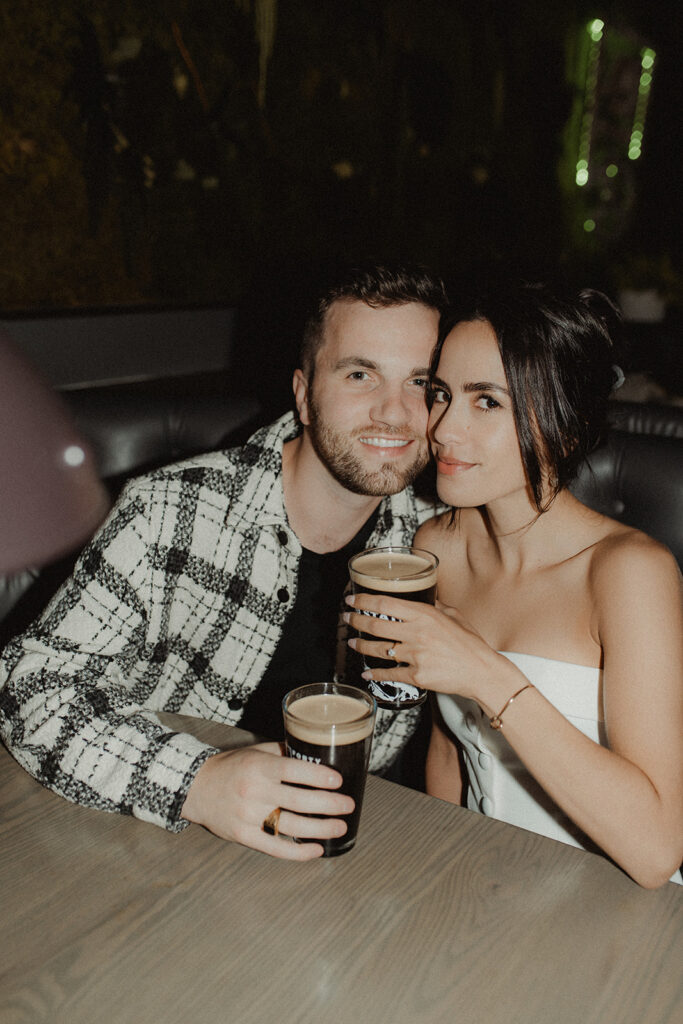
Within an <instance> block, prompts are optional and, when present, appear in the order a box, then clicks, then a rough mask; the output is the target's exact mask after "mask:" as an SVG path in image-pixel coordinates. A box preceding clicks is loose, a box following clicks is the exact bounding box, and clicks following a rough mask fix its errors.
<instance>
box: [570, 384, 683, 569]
mask: <svg viewBox="0 0 683 1024" xmlns="http://www.w3.org/2000/svg"><path fill="white" fill-rule="evenodd" d="M572 491H573V492H574V494H576V496H577V497H578V498H580V499H581V500H582V501H584V502H585V503H586V504H587V505H589V506H590V507H591V508H595V509H597V510H598V511H599V512H604V514H605V515H608V516H611V517H612V518H613V519H618V520H619V521H620V522H622V523H626V524H628V525H629V526H635V527H636V528H637V529H639V530H643V531H644V532H645V533H648V534H649V535H650V536H651V537H655V538H656V539H657V540H660V541H661V542H662V543H663V544H666V545H667V547H668V548H670V549H671V551H672V552H673V554H674V555H675V556H676V559H677V560H678V564H679V565H680V566H681V567H682V568H683V406H676V405H652V404H646V403H640V402H613V403H612V408H611V413H610V431H609V434H608V437H607V441H606V444H604V445H603V446H602V447H600V448H598V449H597V450H596V451H595V452H593V454H592V455H591V457H590V459H589V460H588V463H587V464H586V465H585V466H584V467H583V469H582V471H581V473H580V474H579V477H578V479H577V480H576V482H575V483H574V484H573V486H572Z"/></svg>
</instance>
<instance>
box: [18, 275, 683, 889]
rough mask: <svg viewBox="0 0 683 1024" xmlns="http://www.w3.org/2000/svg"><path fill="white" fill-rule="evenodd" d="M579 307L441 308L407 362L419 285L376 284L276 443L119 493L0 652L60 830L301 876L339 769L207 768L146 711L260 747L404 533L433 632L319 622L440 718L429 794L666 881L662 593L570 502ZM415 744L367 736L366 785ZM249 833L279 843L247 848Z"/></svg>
mask: <svg viewBox="0 0 683 1024" xmlns="http://www.w3.org/2000/svg"><path fill="white" fill-rule="evenodd" d="M597 301H598V300H597V299H596V298H595V297H591V296H583V297H580V298H578V299H576V300H574V301H573V302H570V303H561V302H560V301H559V300H556V299H554V298H553V297H552V296H547V295H546V294H545V293H544V292H542V291H539V290H535V289H518V290H517V291H516V293H515V294H514V295H512V296H511V297H509V298H507V299H505V300H504V301H503V300H500V301H495V300H494V301H493V302H491V303H490V304H489V305H483V306H481V307H479V308H476V309H475V308H473V309H470V310H463V311H462V312H461V313H460V314H459V315H458V317H457V318H456V320H455V321H454V323H453V325H452V328H451V327H449V326H448V325H447V326H446V328H445V329H444V330H442V331H441V335H440V339H441V340H440V342H439V345H438V347H437V349H436V353H435V354H434V355H433V351H434V346H435V343H436V341H437V334H438V326H439V318H440V314H441V312H442V308H443V306H444V294H443V288H442V287H441V285H440V283H439V282H438V281H435V280H434V279H432V278H430V277H429V276H428V275H427V274H424V273H421V272H420V273H414V272H409V271H407V270H405V269H398V270H396V269H394V270H390V269H387V268H381V267H376V268H373V269H372V270H366V271H363V272H358V273H355V274H353V275H351V276H350V277H348V278H347V279H346V280H344V281H338V282H337V283H336V286H335V287H334V288H332V289H330V290H329V291H328V292H327V294H326V295H325V296H324V297H323V298H321V300H320V302H319V304H318V306H317V308H316V310H315V311H314V312H313V314H312V316H311V317H310V319H309V321H308V323H307V325H306V329H305V332H304V339H303V346H302V352H301V359H300V369H299V370H297V371H296V373H295V375H294V395H295V401H296V408H297V413H298V418H297V419H295V418H294V417H292V416H286V417H283V418H282V419H281V420H280V421H278V422H277V423H276V424H274V425H273V426H272V427H270V428H267V429H264V430H262V431H260V432H259V433H258V434H256V435H255V436H254V437H253V438H252V439H251V441H249V442H248V443H247V444H246V445H245V446H244V447H243V448H241V449H236V450H234V451H232V452H227V453H226V452H223V453H212V454H209V455H206V456H203V457H200V458H197V459H193V460H190V461H189V462H186V463H183V464H181V465H180V466H174V467H169V468H168V469H165V470H161V471H158V472H156V473H154V474H152V475H151V476H149V477H146V478H142V479H141V480H138V481H136V482H134V483H133V484H131V485H130V486H129V487H128V489H127V491H126V492H125V493H124V495H123V497H122V499H121V501H120V502H119V504H118V505H117V506H116V508H115V509H114V511H113V512H112V514H111V516H110V518H109V520H108V521H107V523H105V525H104V526H103V527H102V529H101V530H100V531H99V533H98V535H97V536H96V538H95V539H94V541H93V542H92V543H91V544H90V545H89V547H88V548H87V549H86V551H85V552H84V554H83V556H82V558H81V560H80V561H79V563H78V565H77V567H76V570H75V572H74V575H73V577H72V579H71V581H69V582H68V583H67V584H66V585H65V587H64V588H63V589H62V591H61V592H60V593H59V594H58V595H57V597H56V598H55V599H54V600H53V602H52V603H51V605H50V606H49V608H48V609H47V610H46V612H45V613H44V615H43V617H42V619H41V620H40V621H39V622H38V623H36V624H35V625H34V626H33V627H32V628H31V629H30V630H29V631H28V632H27V634H26V635H25V636H24V637H23V638H20V639H19V640H17V641H15V642H13V643H12V644H10V645H8V648H7V649H6V651H5V653H4V658H3V665H2V668H1V669H0V682H1V683H2V684H3V689H2V690H1V691H0V729H1V730H2V736H3V738H4V740H5V742H6V743H7V745H8V747H9V748H10V750H11V751H12V752H13V753H14V755H15V757H16V758H17V759H18V760H19V761H20V762H21V763H22V764H23V765H24V767H26V768H27V770H29V771H30V772H31V773H32V774H33V775H35V776H36V778H38V779H39V780H40V781H41V782H43V783H44V784H45V785H48V786H50V788H52V789H54V790H55V791H56V792H58V793H61V794H63V795H64V796H66V797H68V798H69V799H72V800H76V801H78V802H79V803H86V804H89V805H91V806H95V807H100V808H103V809H109V810H116V811H119V812H127V813H133V814H135V815H137V816H138V817H141V818H144V819H146V820H149V821H154V822H156V823H157V824H161V825H163V826H165V827H166V828H168V829H170V830H172V831H178V830H180V829H181V828H183V827H185V826H186V824H187V823H188V822H189V821H195V822H199V823H201V824H203V825H205V826H206V827H207V828H209V829H210V830H211V831H213V832H215V833H216V834H217V835H219V836H223V837H224V838H228V839H234V840H237V841H239V842H242V843H244V844H245V845H247V846H251V847H253V848H255V849H259V850H262V851H264V852H267V853H271V854H273V855H276V856H282V857H290V858H295V859H308V858H310V857H315V856H319V855H320V853H321V852H322V848H321V847H320V846H319V845H318V844H316V843H313V844H294V843H291V842H289V840H287V839H286V838H285V837H286V836H289V835H296V836H300V837H305V838H313V839H315V838H318V839H323V838H332V837H336V836H340V835H342V834H343V833H344V831H345V828H346V826H345V823H344V821H343V817H339V816H343V815H344V814H346V813H348V812H349V811H350V810H351V807H350V798H348V797H344V796H342V795H341V794H339V793H336V792H335V788H336V787H337V786H338V785H339V783H340V778H339V776H338V775H337V774H336V773H335V772H333V771H331V770H330V769H327V768H325V767H323V766H319V765H311V764H306V763H304V762H300V761H296V760H294V759H291V760H290V759H286V758H283V757H282V756H281V755H280V748H279V746H278V745H277V744H275V743H270V744H259V745H257V746H255V747H251V748H246V749H245V748H242V749H241V750H238V751H233V752H226V753H219V752H217V751H216V750H215V749H214V748H211V747H207V746H206V745H205V744H202V743H200V742H199V741H197V740H195V739H193V738H192V737H190V736H188V735H186V734H172V733H169V732H168V731H167V730H164V729H163V728H162V727H161V726H160V725H159V724H158V723H157V722H156V720H155V718H154V715H153V714H150V712H153V711H154V710H162V709H163V710H167V711H177V712H181V713H185V714H193V715H197V716H200V717H204V718H211V719H216V720H221V721H226V722H230V723H232V724H240V725H243V726H245V727H247V728H251V729H253V730H254V731H256V732H259V733H261V734H262V735H275V732H274V729H275V728H277V729H278V732H279V722H276V719H278V718H279V704H280V697H281V695H282V694H283V693H284V691H285V690H287V689H289V688H290V687H291V686H292V685H293V684H294V683H295V682H296V683H301V682H305V681H307V680H309V679H310V680H315V679H321V678H328V677H329V676H330V674H331V673H332V672H333V671H334V669H335V652H334V650H333V649H332V648H331V647H330V644H329V639H328V638H329V637H330V636H333V635H334V633H335V628H336V623H337V616H338V610H339V609H338V603H339V597H338V595H340V594H341V593H342V591H343V589H344V585H345V583H346V562H347V559H348V557H349V555H350V554H352V553H353V552H354V551H357V550H361V549H362V548H364V547H368V546H371V545H374V544H378V543H386V544H391V543H394V544H408V543H411V541H412V540H413V536H414V534H415V532H416V531H417V530H418V527H420V526H421V529H420V531H419V532H418V534H417V540H416V543H417V544H418V545H422V546H424V547H426V548H429V549H430V550H433V551H435V552H436V553H437V554H438V555H439V557H440V559H441V576H440V583H439V598H440V604H439V605H438V607H437V608H436V609H428V608H427V609H421V610H419V612H416V611H415V609H414V608H413V609H411V610H410V611H408V609H407V608H404V607H403V605H402V604H401V602H400V601H397V600H393V601H392V600H391V599H388V598H375V599H373V598H370V597H367V596H366V597H363V598H358V599H356V602H355V610H354V609H352V608H349V610H348V611H347V613H346V616H345V617H346V619H347V622H348V623H349V625H351V626H353V627H356V626H357V625H358V616H357V611H359V610H374V611H377V612H380V613H381V614H387V615H396V617H398V618H401V619H402V620H403V621H402V622H401V623H400V624H398V625H396V626H393V627H392V629H393V635H392V636H391V637H390V638H389V640H390V643H389V644H387V641H386V640H383V641H382V642H380V641H374V642H373V641H363V642H361V641H358V642H356V641H351V644H352V645H354V646H356V649H357V650H358V651H359V652H360V653H380V654H386V650H387V647H388V646H395V645H396V644H401V645H402V647H401V655H400V661H401V663H402V664H404V665H405V667H404V668H402V669H399V670H398V671H397V669H396V668H392V669H391V670H389V671H387V672H386V673H384V674H383V673H381V672H378V673H375V677H376V678H378V679H382V678H384V679H388V678H391V679H394V680H397V681H404V682H410V683H417V684H418V685H422V686H425V687H426V688H428V689H430V690H434V691H436V692H437V693H438V694H439V696H438V710H439V714H438V716H437V720H436V722H435V725H434V729H433V734H432V739H431V743H430V748H429V754H428V762H427V782H428V789H429V791H430V792H432V793H434V794H435V795H437V796H442V797H444V798H446V799H451V800H458V801H459V800H461V799H462V797H463V793H464V792H465V791H466V792H467V802H468V804H469V805H470V806H474V805H475V804H476V805H477V806H478V809H480V810H483V811H484V812H487V813H492V814H495V815H496V816H499V817H504V818H506V819H507V820H512V821H514V823H515V824H519V825H523V826H526V827H529V828H536V829H537V830H538V831H544V828H545V825H546V822H547V819H552V820H556V821H558V822H559V826H558V827H560V828H562V829H565V830H566V836H559V837H560V838H566V839H567V841H576V842H579V843H580V844H581V845H587V840H586V836H588V837H590V840H592V842H594V843H595V844H597V845H598V846H600V847H601V848H602V849H603V850H605V851H606V852H607V853H608V854H609V855H610V856H611V857H612V858H613V859H614V860H615V861H617V863H619V864H620V865H621V866H622V867H623V868H624V869H625V870H627V871H628V872H629V873H630V874H632V876H633V877H634V878H636V879H637V880H638V881H639V882H641V884H643V885H657V884H661V883H662V882H664V881H665V880H666V879H667V878H668V877H669V875H670V874H671V872H672V871H673V870H674V868H675V867H676V866H677V864H678V863H680V858H681V849H680V833H681V810H680V807H681V790H682V788H683V787H682V784H681V764H682V760H683V758H682V754H681V749H680V747H681V740H680V736H681V728H680V727H681V717H682V710H681V708H682V698H681V689H680V678H681V652H680V633H681V612H680V596H679V592H678V590H677V587H678V577H677V573H676V568H675V565H674V563H673V559H672V558H671V556H670V555H669V554H668V553H667V552H666V551H664V550H663V549H662V548H661V547H660V546H659V545H657V544H655V542H654V541H650V540H649V539H648V538H645V537H644V536H643V535H641V534H638V533H637V532H636V531H633V530H629V529H627V528H626V527H622V526H620V525H619V524H616V523H614V522H612V521H610V520H607V519H605V518H604V517H602V516H598V515H597V514H595V513H593V512H590V511H589V510H588V509H586V508H585V507H584V506H581V505H580V504H579V503H578V502H576V501H575V500H574V499H573V498H572V497H571V496H570V494H569V492H568V491H567V490H566V486H567V483H568V482H569V480H570V479H571V477H572V474H573V473H574V472H575V470H576V468H577V466H578V464H579V463H580V461H581V459H582V458H583V457H584V456H585V454H587V452H588V451H590V448H591V447H592V446H593V445H594V443H595V442H596V441H597V438H598V436H599V432H600V429H601V426H602V422H603V420H604V414H605V409H606V401H607V397H608V395H609V391H610V388H611V385H612V383H613V379H614V378H613V373H612V362H613V355H612V347H611V341H610V337H609V332H608V330H607V328H606V326H605V323H606V320H605V317H606V312H605V310H602V309H599V308H598V307H597V305H596V303H597ZM430 361H431V372H430ZM428 380H429V381H431V383H430V384H429V395H427V394H426V391H427V385H428ZM428 404H429V405H430V411H429V412H428ZM428 419H429V423H428ZM427 431H428V433H429V441H430V446H431V448H432V451H433V453H434V454H435V457H436V460H437V469H438V481H439V484H438V487H439V496H440V498H441V499H442V501H444V502H445V503H447V504H449V505H451V506H452V508H453V510H455V509H457V510H458V511H457V512H455V511H453V512H450V513H449V512H447V513H445V515H442V516H441V517H440V518H436V519H435V518H434V512H435V508H434V506H433V505H430V503H428V502H425V501H421V500H420V499H418V498H417V497H416V496H415V494H414V492H413V490H412V489H411V487H410V483H411V481H413V480H414V479H415V477H416V476H417V474H418V473H419V471H420V470H421V469H422V468H424V466H425V464H426V462H427V457H428V456H427V442H426V434H427ZM421 524H422V525H421ZM634 577H637V578H638V581H639V592H638V596H637V598H636V597H635V596H634V595H633V588H632V585H631V583H632V579H633V578H634ZM643 592H644V594H645V600H643ZM644 606H645V607H644ZM399 612H400V613H401V614H400V615H398V614H397V613H399ZM364 623H365V626H364V629H365V631H366V632H367V631H368V628H367V623H368V619H367V618H364ZM313 624H316V625H318V631H317V633H316V635H315V636H314V637H313V638H312V645H311V649H310V650H309V649H308V646H307V645H308V641H309V640H310V639H311V632H310V631H311V626H312V625H313ZM383 628H384V632H385V633H386V624H383ZM304 637H305V638H306V640H307V643H306V644H304V643H302V639H303V638H304ZM373 644H374V646H373ZM677 644H678V647H677ZM333 646H334V645H332V647H333ZM500 651H506V652H508V653H507V654H501V653H499V652H500ZM517 651H520V652H523V653H521V654H519V655H517V654H515V653H514V652H517ZM542 677H549V680H550V682H549V684H548V685H546V684H545V683H544V681H543V679H542ZM349 681H351V682H353V679H351V680H349ZM532 684H534V685H532ZM553 687H554V689H553ZM646 698H647V699H646ZM575 699H576V700H580V703H581V708H580V709H579V713H578V714H577V713H576V709H575V708H574V702H575ZM584 709H585V710H584ZM269 714H270V718H269ZM273 716H275V718H273ZM584 718H587V719H590V720H591V721H590V722H589V724H588V725H586V728H585V729H583V728H582V727H581V722H580V721H579V720H583V719H584ZM489 721H490V723H491V724H490V725H489ZM414 728H415V713H414V712H413V713H411V712H402V713H400V714H393V713H392V712H387V711H385V712H381V713H380V717H379V719H378V725H377V737H376V741H375V744H374V749H373V760H372V762H371V768H372V769H373V770H375V771H384V770H386V769H387V768H388V767H389V766H390V765H391V763H392V762H393V761H395V759H396V758H397V757H398V756H399V755H400V752H401V749H402V748H403V747H404V745H405V743H406V742H407V740H408V738H409V737H410V735H411V733H412V731H413V729H414ZM487 729H488V730H489V731H490V733H491V735H494V734H495V737H496V740H497V745H493V744H491V743H490V742H489V737H488V734H486V730H487ZM608 743H609V746H608ZM484 748H486V749H484ZM480 755H483V756H484V757H488V758H489V764H490V765H491V766H492V769H495V771H494V770H491V776H492V777H494V785H492V786H490V785H489V780H488V777H487V776H486V771H485V770H483V769H482V770H480V771H479V772H478V770H477V769H475V761H476V762H477V764H481V763H485V762H483V761H482V756H480ZM462 766H465V770H467V769H469V771H468V772H467V774H468V778H467V779H464V777H463V772H462ZM529 782H531V783H532V784H533V786H530V785H529V784H528V783H529ZM292 783H303V784H305V785H308V786H313V787H316V788H314V789H298V788H296V787H293V786H292ZM464 783H466V785H463V784H464ZM487 787H489V788H488V791H487ZM533 787H535V789H536V791H537V793H536V796H534V789H533ZM487 801H488V802H487ZM536 803H538V805H539V807H538V808H537V807H536V806H535V804H536ZM273 808H278V809H279V829H280V831H281V833H282V835H277V834H275V835H272V834H269V831H268V830H264V827H263V826H264V822H265V821H267V820H268V819H269V818H270V817H271V816H272V812H273ZM314 814H323V815H328V816H329V817H325V818H322V819H321V818H313V817H310V815H314ZM577 828H578V830H579V832H578V836H579V838H575V833H576V831H577ZM546 834H548V833H547V832H546ZM550 834H552V833H550ZM582 840H583V841H582Z"/></svg>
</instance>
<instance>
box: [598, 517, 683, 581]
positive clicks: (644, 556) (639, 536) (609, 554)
mask: <svg viewBox="0 0 683 1024" xmlns="http://www.w3.org/2000/svg"><path fill="white" fill-rule="evenodd" d="M590 575H591V579H592V581H593V584H594V585H595V586H597V587H599V588H600V589H603V590H604V589H607V590H610V589H611V588H613V587H615V586H619V587H621V586H622V585H623V584H628V585H630V586H632V587H633V588H634V589H637V588H638V587H639V586H640V585H643V584H645V583H646V582H647V581H653V582H655V583H657V584H658V585H666V584H667V583H668V584H669V585H672V586H674V587H676V586H678V587H680V584H681V572H680V569H679V567H678V563H677V561H676V559H675V558H674V556H673V554H672V552H671V551H670V550H669V548H667V547H666V546H665V545H664V544H661V543H660V542H659V541H658V540H655V539H654V538H653V537H650V536H648V534H646V533H643V532H642V530H636V529H634V528H633V527H630V526H625V525H624V524H622V523H617V522H614V525H613V529H610V530H609V531H608V532H607V533H606V534H605V536H603V537H602V538H601V539H600V540H599V541H598V542H597V543H596V544H595V546H594V548H593V551H592V558H591V570H590Z"/></svg>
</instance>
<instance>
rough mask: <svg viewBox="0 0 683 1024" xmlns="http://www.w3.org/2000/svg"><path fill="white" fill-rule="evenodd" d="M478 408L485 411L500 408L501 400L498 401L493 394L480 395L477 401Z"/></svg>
mask: <svg viewBox="0 0 683 1024" xmlns="http://www.w3.org/2000/svg"><path fill="white" fill-rule="evenodd" d="M476 405H477V408H479V409H482V410H483V411H484V412H491V410H492V409H500V407H501V406H500V402H497V401H496V399H495V398H492V397H491V395H479V398H478V399H477V402H476Z"/></svg>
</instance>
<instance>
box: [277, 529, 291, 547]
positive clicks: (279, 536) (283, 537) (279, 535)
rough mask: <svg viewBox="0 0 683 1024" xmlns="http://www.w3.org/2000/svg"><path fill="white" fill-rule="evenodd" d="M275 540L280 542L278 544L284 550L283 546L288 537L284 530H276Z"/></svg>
mask: <svg viewBox="0 0 683 1024" xmlns="http://www.w3.org/2000/svg"><path fill="white" fill-rule="evenodd" d="M277 539H278V540H279V541H280V543H281V544H282V546H283V548H284V547H285V545H286V544H287V541H288V540H289V537H288V536H287V533H286V531H285V530H278V531H277Z"/></svg>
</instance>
